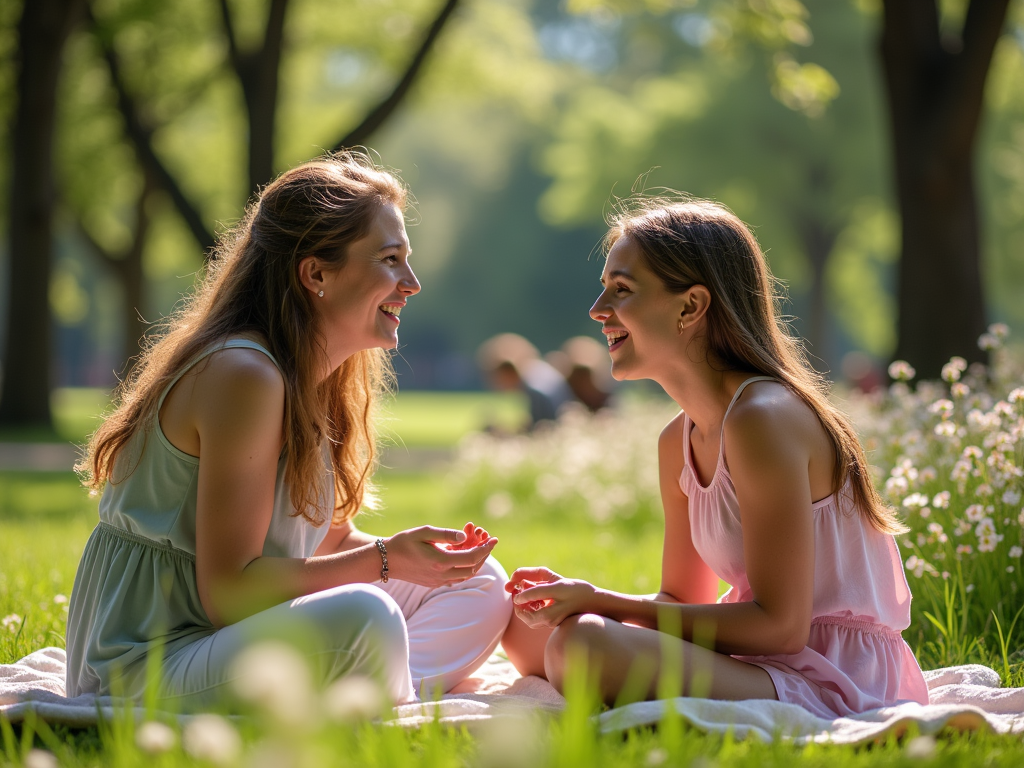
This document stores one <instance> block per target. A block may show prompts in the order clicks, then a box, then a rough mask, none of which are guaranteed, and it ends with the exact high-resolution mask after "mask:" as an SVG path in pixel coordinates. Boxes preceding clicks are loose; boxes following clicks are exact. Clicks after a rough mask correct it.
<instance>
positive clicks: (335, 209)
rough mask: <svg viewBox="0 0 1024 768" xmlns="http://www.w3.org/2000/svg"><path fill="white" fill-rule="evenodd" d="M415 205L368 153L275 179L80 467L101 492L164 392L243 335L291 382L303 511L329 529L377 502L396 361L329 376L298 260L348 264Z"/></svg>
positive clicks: (144, 358)
mask: <svg viewBox="0 0 1024 768" xmlns="http://www.w3.org/2000/svg"><path fill="white" fill-rule="evenodd" d="M407 200H408V192H407V189H406V187H405V186H404V185H403V183H402V182H401V181H400V180H399V179H398V178H397V177H396V176H394V175H392V174H391V173H389V172H387V171H385V170H383V169H382V168H380V167H378V166H377V165H375V164H374V162H373V161H372V160H371V159H370V158H369V157H368V156H367V155H366V154H363V153H361V152H344V153H339V154H336V155H330V156H326V157H323V158H321V159H318V160H314V161H311V162H308V163H304V164H303V165H300V166H298V167H297V168H293V169H292V170H290V171H286V172H285V173H283V174H281V175H280V176H279V177H278V178H277V179H275V180H274V181H273V182H271V184H270V185H268V186H267V187H266V188H265V189H264V190H263V192H262V193H261V194H260V195H259V197H258V199H257V200H256V201H255V202H253V203H252V204H251V205H250V206H249V208H248V209H247V211H246V214H245V217H244V218H243V219H242V221H241V222H240V223H239V224H238V225H237V226H236V227H235V228H234V229H233V230H232V231H231V232H229V233H227V235H226V236H225V237H224V238H222V240H221V242H220V244H219V246H218V248H217V252H216V254H215V258H214V259H213V260H212V261H211V263H210V265H209V266H208V268H207V270H206V273H205V275H204V276H203V277H202V279H201V280H200V282H199V284H198V286H197V287H196V289H195V291H194V292H193V293H192V295H191V296H190V297H188V298H187V299H186V300H185V302H184V304H183V305H182V307H181V308H180V309H179V310H177V311H176V312H175V313H174V314H173V315H172V316H171V317H170V318H169V319H168V320H167V321H166V322H165V323H164V324H163V333H161V334H160V335H159V336H158V337H157V338H156V340H155V341H153V342H152V343H150V344H149V345H148V346H147V347H146V349H145V350H144V351H143V353H142V355H141V357H140V359H139V362H138V363H137V365H136V366H135V368H134V370H133V371H132V373H131V375H130V376H129V377H128V378H127V379H126V380H125V381H124V382H122V384H121V385H120V386H119V387H118V389H117V392H116V394H115V403H116V407H115V410H114V411H113V413H111V414H110V416H108V417H107V418H106V420H105V421H104V422H103V424H102V426H100V428H99V429H98V430H97V431H96V433H95V434H94V435H92V437H91V438H90V441H89V445H88V447H87V452H86V455H85V457H84V458H83V460H82V461H81V462H80V463H79V465H78V467H77V469H78V470H79V471H80V472H81V473H82V474H83V476H84V477H83V483H84V484H85V485H86V486H87V487H89V488H91V489H93V490H94V491H99V490H101V489H102V488H103V486H104V485H105V484H106V483H108V482H111V483H116V482H120V481H121V480H122V479H123V477H122V475H124V476H127V474H130V472H131V470H132V469H134V468H127V471H126V472H122V470H121V468H120V466H118V467H117V469H118V476H119V477H118V479H115V477H114V470H115V465H116V462H117V459H118V458H119V457H120V456H121V455H122V451H123V450H124V448H125V447H126V446H127V445H128V443H129V441H130V440H131V439H132V438H133V437H134V436H135V435H136V434H137V433H139V432H140V431H148V430H151V429H152V428H153V425H154V423H155V420H156V418H157V404H158V402H159V399H160V395H161V393H162V392H163V391H164V390H165V389H167V387H168V386H169V385H170V383H171V381H173V379H174V377H175V376H176V375H177V374H178V373H179V372H180V371H181V370H182V369H183V368H185V367H186V366H187V365H188V364H189V362H190V361H192V360H193V359H194V358H196V357H197V356H198V355H199V354H200V353H202V352H203V351H204V350H206V349H208V348H209V347H210V346H211V345H213V344H215V343H217V342H218V341H222V340H224V339H226V338H228V337H233V336H238V335H240V334H241V335H246V336H254V337H256V338H258V339H260V340H261V341H262V342H263V343H265V344H266V345H267V348H268V350H269V351H270V353H271V354H272V355H273V356H274V358H275V359H276V360H277V362H278V364H279V365H280V368H281V372H282V374H283V376H284V383H285V429H284V433H285V437H284V452H285V454H286V455H287V466H286V470H285V480H286V482H287V483H288V486H289V489H290V493H291V502H292V506H293V507H294V512H293V515H302V516H303V517H305V518H306V519H307V520H309V521H310V522H311V523H313V524H314V525H317V526H319V525H322V524H323V523H325V522H326V521H327V520H328V519H331V520H332V522H333V523H334V524H341V523H343V522H345V521H346V520H349V519H351V518H352V517H353V516H354V515H355V514H356V513H357V512H358V511H359V510H360V508H361V507H362V506H364V505H365V506H371V507H372V506H374V505H375V496H374V493H373V487H372V485H371V482H370V479H371V476H372V474H373V470H374V468H375V464H376V455H377V446H376V431H375V427H374V411H375V407H376V404H377V402H378V400H379V399H380V397H381V396H382V394H384V393H385V392H386V391H388V390H389V389H390V387H391V385H392V383H393V371H392V368H391V362H390V360H391V359H390V356H389V355H388V353H387V352H386V351H384V350H383V349H368V350H363V351H362V352H359V353H357V354H355V355H353V356H352V357H350V358H349V359H348V360H346V361H345V362H344V363H343V364H342V365H341V366H339V367H338V368H337V369H336V370H335V371H334V372H333V373H331V374H330V375H329V376H328V377H327V378H326V379H323V380H321V379H320V375H321V374H320V372H322V371H323V370H324V368H325V366H327V365H328V362H327V355H326V351H325V344H324V338H323V334H322V330H321V329H320V328H319V327H318V322H317V316H316V313H315V310H314V308H313V302H312V298H311V297H310V295H309V292H308V291H307V290H306V289H305V288H304V287H303V286H302V284H301V282H300V281H299V269H298V264H299V261H300V260H301V259H303V258H305V257H306V256H313V255H315V256H316V257H317V259H318V260H320V261H322V262H324V263H326V264H327V268H328V269H340V268H342V267H343V266H344V265H345V261H346V257H347V253H348V246H349V245H350V244H351V243H353V242H355V241H356V240H359V239H360V238H362V237H364V236H365V235H366V234H367V233H368V232H369V229H370V226H371V224H372V222H373V220H374V217H375V216H376V214H377V212H378V211H380V210H381V208H382V207H383V206H386V205H396V206H398V208H399V209H401V210H403V211H404V210H405V208H406V205H407ZM324 438H326V439H327V440H328V441H329V445H330V452H331V458H332V465H333V474H334V496H335V503H334V510H333V513H328V511H327V510H323V509H320V508H319V506H318V505H319V489H320V488H321V487H322V483H323V480H324V464H323V457H322V453H321V444H322V441H323V439H324ZM125 455H127V454H125Z"/></svg>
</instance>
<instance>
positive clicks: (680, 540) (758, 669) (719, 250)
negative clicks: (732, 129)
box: [502, 200, 928, 718]
mask: <svg viewBox="0 0 1024 768" xmlns="http://www.w3.org/2000/svg"><path fill="white" fill-rule="evenodd" d="M606 249H607V250H606V252H607V260H606V263H605V268H604V273H603V275H602V278H601V283H602V285H603V290H602V292H601V295H600V296H599V297H598V299H597V301H596V302H595V303H594V306H593V307H592V308H591V310H590V315H591V317H593V318H594V320H596V321H597V322H599V323H601V325H602V330H603V332H604V334H605V336H606V337H607V340H608V350H609V353H610V355H611V360H612V374H613V375H614V377H615V378H616V379H619V380H623V379H653V380H654V381H656V382H658V383H659V384H660V385H661V386H662V387H663V388H664V389H665V391H666V392H667V393H668V394H669V395H670V396H671V397H672V399H673V400H675V401H676V402H677V403H678V404H679V406H680V408H681V409H682V412H681V413H680V414H679V415H678V416H677V417H676V418H674V419H672V421H671V422H669V424H668V425H667V426H666V427H665V429H664V431H663V432H662V434H661V438H660V440H659V444H658V454H659V464H660V476H661V493H662V501H663V506H664V509H665V544H664V555H663V562H662V582H661V591H660V592H659V593H658V594H656V595H647V596H634V595H624V594H619V593H616V592H612V591H609V590H605V589H600V588H598V587H595V586H593V585H591V584H589V583H587V582H585V581H580V580H576V579H567V578H563V577H561V576H559V575H558V574H556V573H554V572H552V571H550V570H548V569H547V568H520V569H519V570H517V571H516V572H515V573H514V574H513V576H512V579H511V581H510V582H509V584H508V585H507V587H506V588H507V589H508V590H509V591H510V592H512V593H513V594H514V595H515V597H514V602H515V616H514V617H513V619H512V621H511V623H510V625H509V629H508V630H507V631H506V634H505V637H504V639H503V641H502V643H503V645H504V647H505V649H506V651H507V652H508V655H509V657H510V659H512V661H513V662H514V663H515V664H516V666H517V667H518V668H519V669H520V671H521V672H523V673H524V674H540V675H544V676H546V677H547V678H548V679H549V680H550V681H551V682H552V683H553V684H554V685H555V686H557V687H561V686H562V684H563V680H564V675H565V668H566V663H567V659H568V658H571V657H572V655H573V649H574V648H576V649H582V650H585V651H586V657H587V658H588V659H589V661H590V664H591V672H592V674H594V675H596V677H597V679H598V683H599V687H600V691H601V693H602V695H603V697H604V699H605V700H606V701H608V702H609V703H611V702H616V701H618V702H620V703H621V702H622V701H624V700H627V699H635V698H651V697H653V696H655V695H657V693H658V691H659V681H661V684H662V685H664V683H665V681H666V676H667V678H668V682H669V684H670V687H671V686H672V685H674V686H675V688H676V690H678V691H679V692H681V693H682V694H684V695H688V696H692V695H700V696H706V697H708V698H714V699H778V700H780V701H783V702H789V703H794V704H799V705H801V706H803V707H805V708H807V709H809V710H811V711H812V712H814V713H815V714H818V715H819V716H822V717H827V718H833V717H836V716H844V715H850V714H854V713H858V712H863V711H865V710H869V709H873V708H876V707H881V706H886V705H890V704H894V703H896V702H898V701H907V700H910V701H917V702H921V703H927V700H928V692H927V688H926V685H925V682H924V678H923V677H922V675H921V670H920V668H919V666H918V664H917V661H916V660H915V658H914V655H913V653H912V652H911V650H910V648H909V647H908V646H907V644H906V643H905V642H904V640H903V638H902V637H901V634H900V632H901V631H902V630H903V629H906V628H907V626H909V624H910V599H911V597H910V590H909V588H908V587H907V581H906V578H905V576H904V573H903V566H902V563H901V560H900V557H899V552H898V550H897V548H896V542H895V540H894V538H893V535H894V534H896V533H900V532H902V531H904V530H905V528H904V527H903V526H902V525H901V524H900V522H899V521H898V520H897V519H896V518H895V516H894V515H893V512H892V510H890V509H889V508H887V507H886V506H885V505H884V504H883V503H882V501H881V499H880V498H879V496H878V494H877V492H876V491H875V489H874V488H873V486H872V485H871V479H870V473H869V471H868V465H867V461H866V459H865V456H864V452H863V450H862V449H861V447H860V444H859V443H858V441H857V436H856V434H855V433H854V430H853V428H852V427H851V425H850V423H849V421H848V420H847V419H846V418H845V417H844V416H843V415H842V414H841V413H840V412H839V411H837V410H836V408H835V407H834V406H833V405H832V404H831V403H830V402H829V400H828V398H827V386H826V383H825V381H824V380H823V379H822V377H821V376H819V375H818V374H817V373H816V372H815V371H814V370H813V369H812V368H811V367H810V365H809V364H808V363H807V361H806V358H805V356H804V353H803V351H802V349H801V347H800V345H799V343H798V342H797V341H796V340H795V339H794V338H792V337H791V336H790V335H789V334H788V333H787V329H786V327H785V325H784V322H783V321H782V319H781V318H780V317H779V315H778V310H777V301H778V297H777V294H776V291H775V283H774V280H773V278H772V276H771V274H770V272H769V270H768V265H767V262H766V260H765V257H764V254H763V253H762V251H761V249H760V247H759V246H758V244H757V241H756V240H755V239H754V237H753V235H752V234H751V233H750V231H749V230H748V229H747V227H746V226H744V224H743V223H742V222H741V221H740V220H739V219H738V218H737V217H736V216H735V215H733V214H732V213H731V212H729V211H728V210H726V209H725V208H723V207H722V206H720V205H717V204H715V203H710V202H704V201H692V200H691V201H685V202H666V201H663V200H662V201H651V200H647V201H639V202H637V203H636V204H634V205H631V206H629V207H628V209H626V210H624V211H623V212H622V213H621V214H620V215H619V216H618V217H617V218H616V220H615V221H614V223H613V226H612V228H611V231H610V232H609V234H608V236H607V238H606ZM607 448H608V456H607V467H608V472H611V473H614V472H615V471H616V458H615V446H614V445H609V446H608V447H607ZM719 579H721V580H723V581H725V582H727V583H728V584H729V585H731V588H730V589H729V591H728V592H726V593H725V594H724V595H723V596H722V597H721V598H720V599H718V600H716V596H717V594H718V584H719ZM659 627H660V629H659ZM660 690H661V692H662V694H663V695H664V693H665V691H666V690H669V689H666V688H664V687H662V688H661V689H660Z"/></svg>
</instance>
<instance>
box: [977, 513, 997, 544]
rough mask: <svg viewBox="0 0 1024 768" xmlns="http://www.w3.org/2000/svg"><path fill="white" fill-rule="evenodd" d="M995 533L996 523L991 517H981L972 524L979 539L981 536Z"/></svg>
mask: <svg viewBox="0 0 1024 768" xmlns="http://www.w3.org/2000/svg"><path fill="white" fill-rule="evenodd" d="M995 533H996V524H995V522H994V521H993V520H992V518H991V517H985V518H982V520H981V522H979V523H978V524H977V525H976V526H974V535H975V536H977V537H978V538H979V539H980V538H981V537H982V536H994V535H995Z"/></svg>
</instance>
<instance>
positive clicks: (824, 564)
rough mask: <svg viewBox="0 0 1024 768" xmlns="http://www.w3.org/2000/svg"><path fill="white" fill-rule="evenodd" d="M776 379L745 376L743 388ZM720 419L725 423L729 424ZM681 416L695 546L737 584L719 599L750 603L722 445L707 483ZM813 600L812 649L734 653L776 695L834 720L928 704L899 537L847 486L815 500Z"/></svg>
mask: <svg viewBox="0 0 1024 768" xmlns="http://www.w3.org/2000/svg"><path fill="white" fill-rule="evenodd" d="M755 381H775V379H771V378H769V377H767V376H755V377H753V378H750V379H747V380H746V381H745V382H743V383H742V384H741V385H740V387H739V388H738V389H737V390H736V394H735V395H734V396H733V399H732V402H731V403H729V408H728V410H726V413H725V415H726V417H728V415H729V411H731V410H732V407H733V405H734V404H735V403H736V400H737V399H738V398H739V396H740V394H741V393H742V392H743V390H744V389H745V388H746V386H747V385H748V384H750V383H752V382H755ZM723 424H724V420H723ZM692 428H693V424H692V422H691V421H690V418H689V417H688V416H684V419H683V456H684V465H683V473H682V476H681V477H680V478H679V484H680V486H681V487H682V490H683V493H685V494H686V496H687V497H688V499H689V509H690V532H691V535H692V537H693V544H694V547H695V548H696V550H697V552H698V553H699V554H700V556H701V558H703V560H704V562H705V563H706V564H707V565H708V567H709V568H711V570H712V571H714V572H715V573H716V574H717V575H718V578H720V579H721V580H723V581H725V582H726V583H728V584H730V585H731V589H729V591H728V592H726V593H725V594H724V595H722V597H721V598H720V599H719V602H720V603H742V602H750V601H753V599H754V595H753V592H752V591H751V589H750V584H749V583H748V582H747V573H746V566H745V563H744V559H743V529H742V527H741V525H740V509H739V503H738V502H737V500H736V489H735V487H734V486H733V483H732V478H731V477H730V476H729V469H728V467H727V466H726V462H725V447H724V432H725V430H724V426H723V430H722V431H723V443H722V447H721V448H720V449H719V454H718V465H717V467H716V468H715V474H714V477H712V478H711V482H710V483H709V484H708V486H707V487H704V486H702V485H701V484H700V480H699V479H698V478H697V474H696V472H695V471H694V470H693V457H692V453H691V448H690V431H691V430H692ZM812 514H813V515H814V563H815V564H814V603H813V613H812V619H811V633H810V637H809V638H808V641H807V646H806V647H805V648H804V649H803V650H802V651H800V652H798V653H793V654H782V653H779V654H768V655H764V656H736V657H735V658H737V659H740V660H741V661H746V662H749V663H751V664H756V665H757V666H759V667H761V668H762V669H764V670H765V671H766V672H767V673H768V674H769V675H770V676H771V678H772V682H773V683H774V684H775V691H776V693H777V694H778V697H779V701H783V702H786V703H788V704H798V705H800V706H802V707H804V708H805V709H809V710H810V711H811V712H813V713H815V714H816V715H818V716H819V717H824V718H827V719H830V720H831V719H834V718H835V717H836V716H837V715H838V716H849V715H854V714H858V713H860V712H865V711H867V710H869V709H876V708H878V707H885V706H890V705H892V704H896V703H897V702H903V701H916V702H918V703H920V704H927V703H928V687H927V685H926V684H925V681H924V677H923V675H922V674H921V668H920V667H919V666H918V663H917V660H916V659H915V658H914V654H913V652H912V651H911V650H910V647H909V646H908V645H907V644H906V642H905V641H904V640H903V637H902V635H901V634H900V633H901V631H902V630H904V629H906V628H907V627H908V626H910V588H909V587H908V586H907V579H906V576H905V575H904V573H903V563H902V561H901V560H900V556H899V551H898V550H897V548H896V541H895V539H894V538H893V537H892V536H889V535H886V534H882V533H879V532H878V531H877V530H875V528H874V527H872V525H871V523H870V522H868V520H867V518H866V517H865V515H864V514H862V513H861V511H860V510H859V509H858V508H857V507H856V505H855V504H854V502H853V501H852V496H851V494H850V489H849V485H847V486H845V487H844V488H843V490H842V491H840V492H839V493H838V494H833V495H831V496H829V497H827V498H824V499H822V500H821V501H817V502H815V503H814V505H813V507H812Z"/></svg>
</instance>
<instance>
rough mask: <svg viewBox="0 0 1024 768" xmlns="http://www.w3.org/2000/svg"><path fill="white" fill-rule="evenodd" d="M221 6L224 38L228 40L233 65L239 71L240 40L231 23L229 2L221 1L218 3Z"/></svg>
mask: <svg viewBox="0 0 1024 768" xmlns="http://www.w3.org/2000/svg"><path fill="white" fill-rule="evenodd" d="M218 5H219V6H220V16H221V20H222V21H223V22H224V36H225V37H226V38H227V39H228V56H229V57H230V58H231V65H232V66H233V67H234V68H235V69H236V70H237V69H238V66H239V65H238V58H239V54H238V39H237V38H236V37H235V25H234V23H233V22H232V21H231V8H230V7H229V6H228V0H220V2H219V3H218Z"/></svg>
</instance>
